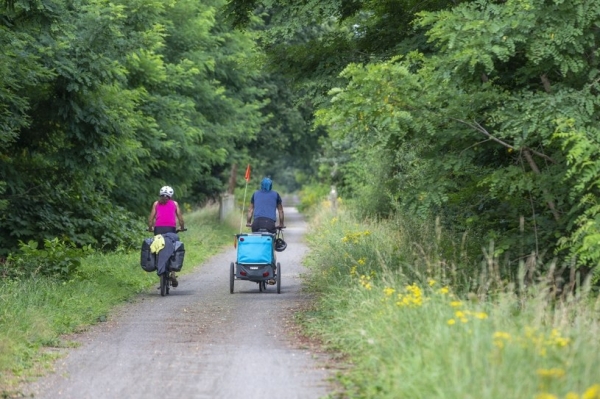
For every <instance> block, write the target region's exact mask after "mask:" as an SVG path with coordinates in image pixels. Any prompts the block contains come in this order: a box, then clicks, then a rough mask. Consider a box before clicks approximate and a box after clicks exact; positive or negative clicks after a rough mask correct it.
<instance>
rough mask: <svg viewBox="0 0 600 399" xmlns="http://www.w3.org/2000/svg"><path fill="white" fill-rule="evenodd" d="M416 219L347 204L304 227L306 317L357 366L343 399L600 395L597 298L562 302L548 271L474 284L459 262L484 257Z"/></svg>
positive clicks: (586, 293)
mask: <svg viewBox="0 0 600 399" xmlns="http://www.w3.org/2000/svg"><path fill="white" fill-rule="evenodd" d="M407 226H408V225H407V224H405V223H403V222H402V221H401V220H394V221H385V222H383V221H379V222H369V221H362V220H358V219H356V218H355V217H353V216H352V214H351V213H349V212H346V211H344V210H343V209H338V212H337V214H336V215H335V216H333V215H332V214H330V213H327V212H325V211H324V212H322V213H320V214H318V215H316V217H315V220H314V221H313V224H312V226H311V228H312V230H313V231H312V232H311V233H309V234H308V235H307V238H308V241H309V247H310V248H311V252H310V254H309V255H308V257H307V260H306V263H307V266H308V267H309V268H310V269H311V270H312V273H309V274H308V275H307V277H306V283H307V286H308V289H309V290H311V291H312V292H314V293H317V298H318V300H317V302H316V304H315V307H314V309H312V310H311V311H310V312H306V313H304V314H303V315H302V317H301V322H302V323H303V325H304V328H305V330H306V331H307V332H308V333H309V334H310V335H312V336H315V337H318V338H319V340H320V341H322V342H324V343H325V345H326V346H327V347H328V348H329V349H331V350H334V351H336V352H337V353H338V354H342V355H344V356H343V357H342V358H343V359H344V361H346V362H347V363H348V367H347V368H343V369H344V370H345V371H343V372H340V373H339V375H338V376H337V379H338V382H340V383H341V384H342V385H343V387H344V393H343V394H335V396H336V397H337V396H340V397H344V398H378V399H384V398H390V399H392V398H393V399H396V398H445V399H466V398H473V399H504V398H532V399H534V398H535V399H559V398H560V399H563V398H564V399H592V398H594V399H600V373H599V372H598V365H600V339H599V338H600V299H599V298H598V296H597V294H593V293H592V291H591V290H590V289H589V287H586V286H583V287H581V289H580V290H579V291H578V293H577V295H563V296H562V297H561V298H560V299H556V296H555V295H554V292H553V290H552V285H551V284H550V281H551V279H548V280H547V281H544V280H543V279H541V280H540V281H539V282H538V284H536V285H531V286H529V288H527V289H525V288H523V287H524V285H523V284H519V281H515V282H514V284H513V283H510V282H509V283H505V284H504V285H500V284H496V285H495V287H496V288H494V289H493V290H491V289H489V287H488V288H486V289H485V290H482V289H481V288H482V287H481V286H477V285H476V284H475V283H472V284H471V286H470V287H471V288H472V289H465V287H469V285H465V284H464V282H465V281H468V280H469V276H467V275H461V273H462V272H460V270H481V265H465V264H464V262H465V261H467V262H468V260H466V259H465V258H464V257H463V256H462V254H461V253H460V251H455V252H453V251H451V250H450V251H446V250H440V248H444V247H445V248H446V249H448V248H450V247H451V246H452V245H451V244H449V241H448V240H449V239H445V238H444V237H443V233H442V234H441V232H440V230H439V229H438V228H435V227H434V228H431V229H430V230H431V231H430V232H429V233H428V232H427V231H428V229H427V228H425V227H423V228H418V226H410V227H407ZM459 241H460V240H459ZM433 249H435V251H433ZM443 254H446V255H447V256H448V257H444V256H443ZM452 254H454V255H452ZM471 280H472V281H482V280H481V276H479V275H477V276H471ZM485 281H488V280H485ZM521 283H522V281H521Z"/></svg>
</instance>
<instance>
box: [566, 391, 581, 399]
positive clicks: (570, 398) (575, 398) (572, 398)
mask: <svg viewBox="0 0 600 399" xmlns="http://www.w3.org/2000/svg"><path fill="white" fill-rule="evenodd" d="M565 399H579V395H578V394H576V393H575V392H569V393H567V394H566V395H565Z"/></svg>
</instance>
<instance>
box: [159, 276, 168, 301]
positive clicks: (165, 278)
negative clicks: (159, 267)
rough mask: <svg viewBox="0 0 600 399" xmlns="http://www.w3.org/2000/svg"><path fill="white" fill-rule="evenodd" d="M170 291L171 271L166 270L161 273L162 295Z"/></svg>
mask: <svg viewBox="0 0 600 399" xmlns="http://www.w3.org/2000/svg"><path fill="white" fill-rule="evenodd" d="M168 293H169V273H168V272H165V273H163V274H161V275H160V296H165V295H167V294H168Z"/></svg>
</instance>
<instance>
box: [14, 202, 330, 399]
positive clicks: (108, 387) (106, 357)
mask: <svg viewBox="0 0 600 399" xmlns="http://www.w3.org/2000/svg"><path fill="white" fill-rule="evenodd" d="M285 212H286V213H285V215H286V225H287V229H286V230H285V240H286V242H287V243H288V247H287V249H286V250H285V251H284V252H281V253H278V254H277V260H278V261H279V262H280V263H281V276H282V278H281V293H280V294H277V291H276V286H275V285H270V286H267V290H266V292H262V293H261V292H259V290H258V284H257V283H254V282H250V281H241V280H236V281H235V291H234V294H230V293H229V270H230V267H229V266H230V263H231V262H232V261H235V259H236V255H235V254H236V253H235V249H234V248H233V237H232V245H231V248H230V249H227V250H226V251H225V252H223V253H221V254H220V255H217V256H215V257H213V258H212V259H210V260H209V261H208V262H206V263H205V264H203V265H201V266H200V267H198V268H197V269H196V270H195V271H194V273H193V274H188V275H184V276H181V277H180V278H179V287H177V288H174V289H171V293H170V295H168V296H165V297H161V296H160V294H159V291H158V290H156V289H153V290H151V291H149V292H148V293H145V294H142V295H141V296H140V298H139V300H136V301H135V302H134V303H133V304H130V305H127V306H126V307H125V308H124V309H122V310H121V311H119V312H117V313H118V314H115V315H112V316H110V317H109V320H108V321H107V322H105V323H101V324H99V325H97V326H94V327H93V328H92V329H91V330H90V331H88V332H85V333H82V334H80V335H78V336H77V337H75V340H76V341H79V342H80V343H81V345H80V346H79V347H77V348H75V349H70V350H68V354H67V355H66V356H64V357H62V358H61V359H59V360H58V361H57V364H56V366H55V372H54V373H52V374H50V375H47V376H45V377H43V378H40V379H39V380H37V381H36V382H34V383H31V384H29V385H28V386H27V387H26V388H25V389H22V392H23V394H24V395H25V396H31V397H34V398H47V399H58V398H71V399H86V398H90V399H92V398H94V399H95V398H98V399H111V398H119V399H123V398H127V399H132V398H163V397H166V398H181V399H188V398H190V399H191V398H211V399H212V398H227V399H236V398H244V399H252V398H261V399H268V398H283V399H290V398H292V399H293V398H307V399H309V398H310V399H313V398H321V397H323V396H325V395H326V394H327V393H328V392H329V391H330V389H331V388H330V386H329V382H328V378H329V377H330V376H331V375H330V374H331V371H329V369H328V368H327V367H326V365H327V363H328V360H327V356H326V355H324V354H321V353H318V352H316V351H313V350H311V349H310V348H309V347H307V346H304V345H302V344H299V342H298V340H297V338H296V336H295V334H294V332H293V323H292V315H293V313H294V312H295V311H296V310H298V309H299V308H300V307H302V306H303V305H304V304H306V301H307V300H308V298H307V296H306V295H307V294H305V293H303V292H302V290H301V280H300V277H299V276H300V274H301V273H304V272H305V270H304V268H303V266H302V265H301V260H302V258H303V256H304V255H305V252H306V250H307V248H306V246H305V245H304V244H303V238H302V237H303V235H304V233H305V230H306V225H305V223H304V221H303V219H302V217H301V215H300V214H299V213H298V212H297V211H296V210H295V208H285ZM245 231H246V229H245ZM181 239H182V241H184V243H185V245H186V246H191V245H194V243H193V242H187V241H186V240H185V235H182V237H181ZM187 266H188V267H189V265H187ZM185 267H186V265H185V264H184V268H185ZM140 272H141V269H140ZM156 281H157V283H158V278H157V280H156Z"/></svg>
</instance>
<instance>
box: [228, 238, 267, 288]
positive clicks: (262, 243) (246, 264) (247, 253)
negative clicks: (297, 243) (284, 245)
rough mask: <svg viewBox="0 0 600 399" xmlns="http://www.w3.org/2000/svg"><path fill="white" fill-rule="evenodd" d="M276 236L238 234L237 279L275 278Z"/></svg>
mask: <svg viewBox="0 0 600 399" xmlns="http://www.w3.org/2000/svg"><path fill="white" fill-rule="evenodd" d="M273 240H274V235H272V234H270V233H264V234H238V235H237V262H236V264H237V268H236V273H235V275H236V277H237V278H238V279H242V280H253V281H257V280H267V279H272V278H273V274H274V273H273V268H272V267H273V265H274V263H275V259H274V254H273Z"/></svg>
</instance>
